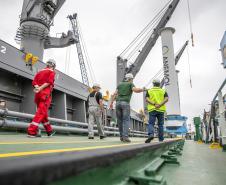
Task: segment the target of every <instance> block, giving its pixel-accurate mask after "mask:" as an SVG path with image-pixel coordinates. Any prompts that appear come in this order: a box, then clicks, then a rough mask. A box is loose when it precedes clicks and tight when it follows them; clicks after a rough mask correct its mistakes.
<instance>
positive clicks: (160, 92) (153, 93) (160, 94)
mask: <svg viewBox="0 0 226 185" xmlns="http://www.w3.org/2000/svg"><path fill="white" fill-rule="evenodd" d="M165 93H166V91H165V90H164V89H161V88H160V87H153V88H151V89H149V90H148V95H149V97H148V99H149V100H150V101H151V102H153V103H155V104H160V103H162V102H163V100H164V95H165ZM147 108H148V112H151V111H154V110H155V111H159V112H165V111H166V106H165V105H163V106H161V107H160V108H158V109H156V108H155V106H154V105H152V104H150V103H148V105H147Z"/></svg>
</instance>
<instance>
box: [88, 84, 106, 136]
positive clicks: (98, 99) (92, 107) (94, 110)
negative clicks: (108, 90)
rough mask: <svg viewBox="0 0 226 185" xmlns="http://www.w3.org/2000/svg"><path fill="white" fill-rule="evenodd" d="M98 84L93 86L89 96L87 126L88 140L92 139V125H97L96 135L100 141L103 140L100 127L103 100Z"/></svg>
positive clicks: (101, 127) (101, 126) (102, 130)
mask: <svg viewBox="0 0 226 185" xmlns="http://www.w3.org/2000/svg"><path fill="white" fill-rule="evenodd" d="M100 89H101V88H100V85H99V84H93V91H92V92H91V93H90V94H89V97H88V102H89V124H88V132H89V135H88V138H89V139H94V132H93V125H94V124H95V123H96V124H97V130H98V134H99V136H100V139H104V138H105V134H104V129H103V125H102V114H103V110H104V105H103V98H102V94H101V92H99V91H100Z"/></svg>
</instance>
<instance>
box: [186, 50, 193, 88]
mask: <svg viewBox="0 0 226 185" xmlns="http://www.w3.org/2000/svg"><path fill="white" fill-rule="evenodd" d="M186 50H187V57H188V71H189V78H190V86H191V88H192V79H191V65H190V55H189V51H188V47H187V48H186Z"/></svg>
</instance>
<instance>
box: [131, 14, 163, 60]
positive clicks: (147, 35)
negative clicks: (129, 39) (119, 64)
mask: <svg viewBox="0 0 226 185" xmlns="http://www.w3.org/2000/svg"><path fill="white" fill-rule="evenodd" d="M162 16H163V14H162ZM162 16H161V17H158V19H156V21H155V24H154V25H153V26H152V28H151V29H150V30H149V32H148V33H146V35H145V36H144V37H143V38H142V40H141V41H140V42H139V43H138V45H137V46H136V47H135V48H133V50H132V51H131V52H130V53H129V55H128V57H127V60H130V59H131V58H132V56H134V55H135V54H136V53H137V51H139V49H141V48H142V46H143V45H144V44H145V43H146V42H147V41H148V39H149V38H150V36H151V35H152V34H153V29H154V28H155V27H156V25H157V24H158V21H159V20H160V19H161V18H162Z"/></svg>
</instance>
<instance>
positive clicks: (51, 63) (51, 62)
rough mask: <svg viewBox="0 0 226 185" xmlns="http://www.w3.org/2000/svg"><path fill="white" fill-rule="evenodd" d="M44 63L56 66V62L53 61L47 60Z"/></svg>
mask: <svg viewBox="0 0 226 185" xmlns="http://www.w3.org/2000/svg"><path fill="white" fill-rule="evenodd" d="M46 63H47V64H50V65H52V66H56V61H55V60H54V59H49V60H48V61H47V62H46Z"/></svg>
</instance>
